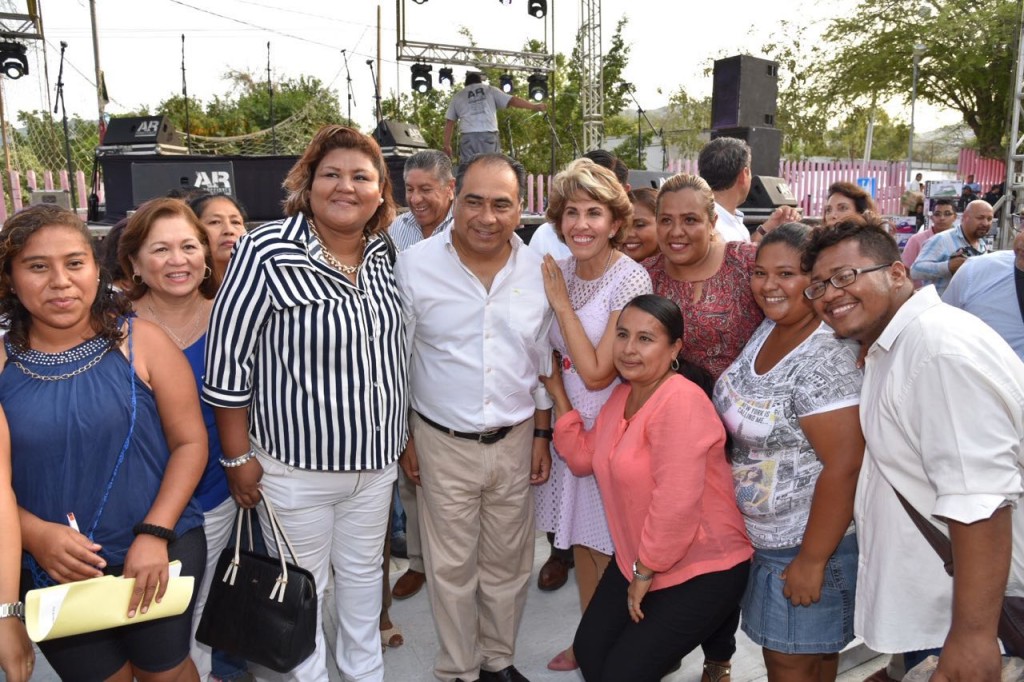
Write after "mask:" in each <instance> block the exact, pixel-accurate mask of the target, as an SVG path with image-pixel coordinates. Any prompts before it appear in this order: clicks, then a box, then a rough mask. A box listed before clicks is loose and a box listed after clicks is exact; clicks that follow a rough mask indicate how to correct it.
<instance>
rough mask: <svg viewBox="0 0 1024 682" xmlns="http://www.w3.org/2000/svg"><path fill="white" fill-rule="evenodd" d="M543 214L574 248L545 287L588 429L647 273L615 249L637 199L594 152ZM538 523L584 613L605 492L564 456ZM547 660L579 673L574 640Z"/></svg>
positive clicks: (604, 559) (604, 548)
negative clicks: (620, 326) (567, 559)
mask: <svg viewBox="0 0 1024 682" xmlns="http://www.w3.org/2000/svg"><path fill="white" fill-rule="evenodd" d="M547 218H548V220H550V221H551V222H552V223H553V224H554V226H555V231H556V233H557V234H558V236H559V238H560V239H561V240H562V241H564V242H565V243H566V245H567V246H568V247H569V250H570V252H571V253H572V255H571V256H570V257H569V258H567V259H565V260H561V261H557V262H556V261H555V260H554V259H553V258H552V257H551V256H545V259H544V265H543V268H544V284H545V287H546V290H547V295H548V300H549V301H550V303H551V307H552V308H553V309H554V311H555V316H556V318H557V322H558V324H557V325H553V326H552V328H551V344H552V346H553V347H554V348H555V350H556V351H557V353H558V354H559V356H560V357H559V358H558V365H559V368H560V369H561V372H562V377H563V380H564V382H565V388H566V391H567V392H568V394H569V398H570V400H571V401H572V404H573V405H574V406H575V407H576V408H577V409H578V410H579V411H580V414H581V415H582V417H583V420H584V424H585V426H586V428H590V425H591V423H592V422H593V420H594V419H595V418H596V417H597V414H598V412H600V411H601V406H602V405H604V403H605V401H606V400H607V399H608V396H609V395H611V392H612V389H614V388H615V386H616V385H618V383H619V381H620V380H619V378H618V374H617V373H616V371H615V365H614V362H613V360H612V342H613V341H614V339H615V325H616V321H617V320H618V317H619V311H620V310H622V308H623V307H624V306H625V305H626V303H628V302H629V301H630V300H632V299H633V298H634V297H635V296H638V295H640V294H646V293H651V280H650V277H649V276H648V275H647V272H646V271H645V270H644V268H643V267H641V266H640V265H639V264H638V263H636V262H634V261H633V260H632V259H630V258H629V257H627V256H625V255H624V254H622V253H620V252H619V251H618V245H619V242H620V241H621V239H622V236H623V232H624V229H625V227H626V226H627V225H629V224H630V221H631V219H632V206H631V205H630V202H629V198H628V197H627V195H626V191H625V190H624V189H623V187H622V185H620V184H619V182H618V180H617V179H616V178H615V175H614V174H613V173H612V172H611V171H610V170H607V169H606V168H602V167H601V166H598V165H597V164H595V163H594V162H592V161H590V160H589V159H579V160H578V161H574V162H572V163H571V164H569V165H568V166H567V167H566V169H565V170H564V171H562V172H561V173H559V174H558V175H557V176H555V179H554V181H553V182H552V184H551V191H550V203H549V205H548V210H547ZM535 501H536V512H537V527H538V529H539V530H544V531H548V532H553V533H554V534H555V543H554V544H555V546H556V547H559V548H569V547H571V548H572V550H573V558H574V560H575V563H576V582H577V585H578V587H579V593H580V606H581V608H582V609H583V610H586V608H587V604H588V603H589V602H590V598H591V597H592V596H593V595H594V589H595V588H596V587H597V581H598V580H599V579H600V577H601V574H602V573H603V572H604V569H605V567H606V566H607V565H608V561H609V559H610V558H611V554H612V541H611V537H610V535H609V534H608V525H607V522H606V520H605V514H604V507H603V506H602V504H601V495H600V493H599V492H598V489H597V484H596V483H595V481H594V477H593V476H584V477H578V476H574V475H573V474H572V472H570V471H569V469H568V467H566V465H565V462H564V461H562V460H561V458H559V457H553V458H552V468H551V478H550V479H549V480H548V482H547V483H546V484H545V485H543V486H541V487H539V488H537V489H536V490H535ZM548 667H549V668H551V669H552V670H573V669H575V668H576V667H577V666H576V659H575V656H573V652H572V647H569V648H568V649H566V650H564V651H562V652H560V653H559V654H558V655H557V656H555V658H554V659H552V660H551V662H550V663H549V664H548Z"/></svg>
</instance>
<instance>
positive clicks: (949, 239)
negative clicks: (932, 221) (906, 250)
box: [910, 200, 993, 296]
mask: <svg viewBox="0 0 1024 682" xmlns="http://www.w3.org/2000/svg"><path fill="white" fill-rule="evenodd" d="M992 218H993V214H992V207H991V206H990V205H989V203H988V202H987V201H981V200H978V201H972V202H971V203H970V204H968V205H967V209H966V210H965V211H964V215H963V219H962V220H961V221H960V227H956V228H954V229H952V230H947V231H946V232H943V233H942V234H938V235H935V236H934V237H932V238H931V239H929V240H928V241H927V242H926V243H925V245H924V246H923V247H921V253H920V254H919V255H918V257H917V260H916V261H914V265H913V267H912V268H911V269H910V274H911V276H912V277H913V278H914V279H916V280H923V281H924V283H925V284H934V285H935V290H936V291H938V293H939V295H940V296H941V295H942V292H943V291H945V290H946V287H947V286H949V281H950V279H952V277H953V275H954V274H956V271H957V270H959V269H960V267H961V266H962V265H963V264H964V263H965V262H966V261H967V259H968V258H969V257H971V256H980V255H982V254H983V253H987V252H988V244H987V243H986V242H985V239H984V238H985V235H987V234H988V232H989V230H990V229H992Z"/></svg>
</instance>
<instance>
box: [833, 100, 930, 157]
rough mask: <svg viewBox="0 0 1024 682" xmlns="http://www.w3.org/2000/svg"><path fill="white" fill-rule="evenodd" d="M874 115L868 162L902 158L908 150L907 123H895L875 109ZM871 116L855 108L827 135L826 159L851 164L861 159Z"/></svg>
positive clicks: (867, 109)
mask: <svg viewBox="0 0 1024 682" xmlns="http://www.w3.org/2000/svg"><path fill="white" fill-rule="evenodd" d="M873 113H874V118H875V126H874V131H873V132H872V136H871V137H872V144H871V158H872V159H899V158H902V156H903V155H904V154H905V153H906V150H907V142H908V141H909V138H910V126H909V125H907V124H906V123H894V122H893V121H892V120H891V119H890V117H889V115H888V114H887V113H886V112H885V110H883V109H881V108H879V107H876V108H875V109H874V110H873ZM871 115H872V109H871V108H870V107H860V106H858V107H854V109H853V111H852V112H851V113H850V114H849V115H848V116H846V118H844V119H843V121H842V122H841V123H840V124H839V125H838V126H836V127H834V128H832V129H831V130H829V131H828V139H827V141H826V143H827V145H828V147H827V149H828V154H827V155H828V156H832V157H835V158H844V159H849V160H850V161H858V160H860V159H863V158H864V144H865V142H866V140H867V132H868V123H869V121H870V120H871Z"/></svg>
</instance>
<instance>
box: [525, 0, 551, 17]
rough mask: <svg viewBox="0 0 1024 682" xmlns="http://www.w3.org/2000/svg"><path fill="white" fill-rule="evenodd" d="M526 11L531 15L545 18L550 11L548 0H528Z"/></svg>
mask: <svg viewBox="0 0 1024 682" xmlns="http://www.w3.org/2000/svg"><path fill="white" fill-rule="evenodd" d="M526 11H527V13H528V14H529V15H530V16H531V17H537V18H538V19H543V18H544V17H545V16H546V15H547V13H548V0H527V3H526Z"/></svg>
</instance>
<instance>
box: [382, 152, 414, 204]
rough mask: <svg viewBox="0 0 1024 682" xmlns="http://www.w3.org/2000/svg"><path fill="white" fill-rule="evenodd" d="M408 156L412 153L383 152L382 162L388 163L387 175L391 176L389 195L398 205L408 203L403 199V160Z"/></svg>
mask: <svg viewBox="0 0 1024 682" xmlns="http://www.w3.org/2000/svg"><path fill="white" fill-rule="evenodd" d="M409 151H412V150H409ZM410 156H412V154H403V153H401V152H391V151H389V152H385V153H384V163H386V164H387V165H388V175H389V176H390V177H391V195H392V196H393V197H394V198H395V203H396V204H398V205H399V206H408V205H409V204H408V203H407V202H406V200H405V161H406V159H408V158H409V157H410Z"/></svg>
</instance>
